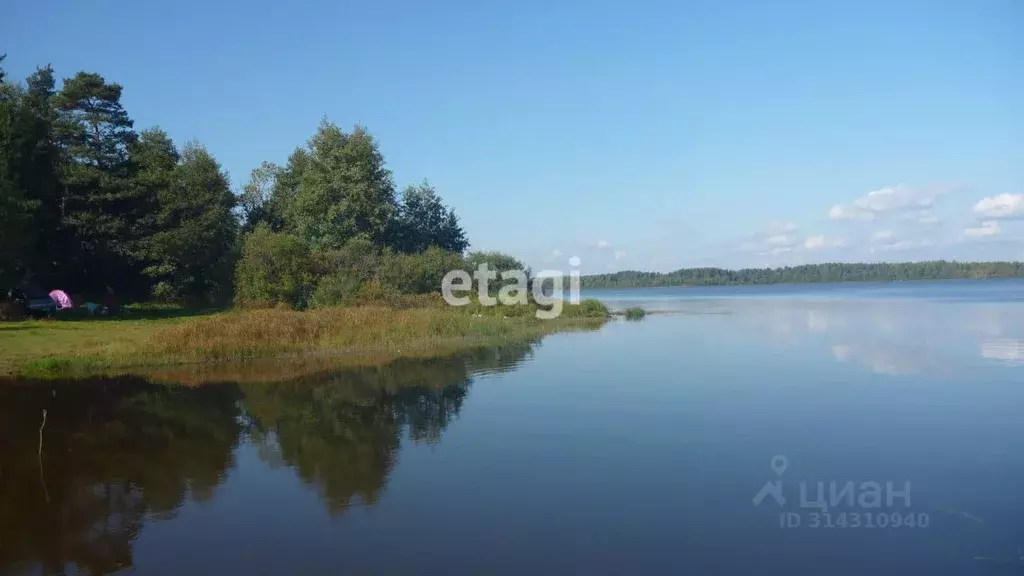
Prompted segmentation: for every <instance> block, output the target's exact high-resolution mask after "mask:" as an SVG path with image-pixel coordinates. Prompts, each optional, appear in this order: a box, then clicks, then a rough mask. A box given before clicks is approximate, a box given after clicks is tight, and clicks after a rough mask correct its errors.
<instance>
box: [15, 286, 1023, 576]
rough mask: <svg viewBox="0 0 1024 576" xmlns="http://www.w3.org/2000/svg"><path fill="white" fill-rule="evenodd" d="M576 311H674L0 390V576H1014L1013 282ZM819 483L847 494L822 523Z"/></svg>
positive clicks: (1017, 496)
mask: <svg viewBox="0 0 1024 576" xmlns="http://www.w3.org/2000/svg"><path fill="white" fill-rule="evenodd" d="M595 294H596V295H598V296H600V297H602V298H605V299H606V300H607V301H608V302H609V303H610V304H612V305H613V306H616V305H633V304H638V303H639V304H640V305H643V306H645V307H649V308H659V309H664V310H671V311H672V313H669V314H660V315H652V316H648V317H647V318H646V319H644V320H643V321H641V322H625V321H621V320H617V321H613V322H611V323H609V324H608V325H606V326H605V327H603V328H602V329H600V330H599V331H595V332H588V333H574V334H560V335H554V336H551V337H548V338H546V339H544V340H543V341H541V342H532V343H526V344H523V345H518V346H506V347H503V348H501V349H494V350H479V351H475V352H473V353H469V354H466V355H462V356H459V357H455V358H451V359H446V360H441V361H432V362H425V363H424V362H401V363H397V364H394V365H391V366H388V367H384V368H377V369H363V370H347V371H330V370H323V371H317V370H310V369H309V367H308V366H307V367H304V368H303V369H302V372H303V373H304V374H305V375H303V376H301V377H299V376H295V375H294V374H291V375H290V374H289V369H288V368H287V367H281V366H278V367H276V368H275V369H266V370H261V371H259V372H258V373H256V374H253V373H251V372H250V373H248V374H245V373H240V374H238V375H235V376H230V375H229V376H224V375H221V376H219V377H218V378H219V379H220V381H218V382H214V383H208V384H204V385H202V386H196V385H189V386H177V385H167V384H162V383H155V382H148V381H145V380H143V379H140V378H120V379H108V380H102V379H100V380H92V381H88V382H73V383H71V382H69V383H39V382H35V383H20V384H14V383H6V384H4V385H3V386H0V572H3V573H16V574H22V573H23V574H54V573H60V572H62V571H63V572H64V573H96V574H100V573H118V572H123V573H139V574H186V573H187V574H235V573H246V574H339V573H343V574H413V573H416V574H474V575H476V574H523V573H538V574H547V573H552V574H555V573H557V574H588V575H593V574H647V573H692V574H752V573H764V574H1021V573H1024V558H1022V557H1021V551H1022V550H1024V305H1022V304H1024V301H1022V300H1021V297H1022V295H1024V283H1022V282H1011V281H1006V282H995V281H993V282H959V283H947V282H936V283H924V284H914V283H905V284H886V285H881V284H879V285H858V286H817V287H778V286H775V287H760V288H758V287H753V288H750V287H743V288H739V289H729V288H723V289H655V290H637V291H632V292H623V291H615V292H612V291H609V292H603V293H598V292H595ZM655 303H656V304H657V305H654V304H655ZM275 370H276V371H275ZM298 371H299V369H296V373H298ZM195 379H196V378H195V375H194V374H191V375H184V374H183V375H182V376H181V378H180V380H182V381H185V382H189V383H194V381H195ZM44 409H45V410H46V411H47V420H46V424H45V426H43V427H42V433H41V434H40V426H41V424H42V423H43V420H42V413H43V410H44ZM40 437H41V438H42V441H41V442H40ZM773 459H774V460H773ZM770 481H774V482H779V484H777V485H776V484H768V483H769V482H770ZM830 482H834V483H835V484H836V486H837V487H838V488H840V489H841V488H842V487H843V486H845V485H846V484H847V483H853V485H854V489H855V491H854V492H853V493H851V494H852V495H853V496H854V501H853V505H852V506H851V505H849V502H848V501H847V500H846V499H845V497H839V498H837V500H836V502H834V503H833V504H834V505H833V506H831V507H830V508H829V509H828V510H827V513H828V516H826V515H825V512H826V511H824V510H821V509H820V508H813V507H808V506H806V504H811V503H815V502H817V501H818V499H817V486H818V485H819V483H822V486H823V487H824V494H823V496H824V501H825V502H826V503H829V500H830V498H829V493H828V492H829V483H830ZM870 482H878V483H879V484H880V485H881V487H882V493H881V507H878V508H874V507H867V506H863V505H861V504H871V503H872V499H871V498H870V496H871V495H872V494H871V493H870V492H871V486H872V485H871V484H864V483H870ZM887 482H888V483H892V485H893V486H894V488H895V489H896V490H897V491H899V492H903V491H905V490H906V493H905V494H904V495H900V494H898V493H897V494H896V495H895V498H894V499H893V502H892V504H893V505H892V506H887V501H886V495H885V485H886V483H887ZM801 484H803V485H804V488H805V490H804V492H805V494H804V496H805V497H803V498H802V497H801ZM766 486H767V487H768V488H771V490H769V491H768V493H767V495H766V496H765V497H764V498H763V499H762V500H760V501H759V502H760V504H759V505H755V503H754V499H755V496H757V495H758V494H759V493H760V492H762V491H763V490H765V487H766ZM775 496H779V498H778V499H776V497H775ZM906 504H909V505H906ZM815 514H817V516H815ZM894 514H895V517H898V518H899V524H900V526H899V527H894V526H893V524H894V523H896V520H895V518H894V516H893V515H894ZM854 515H857V516H856V519H857V520H856V522H857V524H859V525H858V526H854V525H853V524H854V518H855V516H854ZM882 516H885V518H886V519H885V520H884V522H885V524H886V526H885V527H884V528H883V527H881V524H882V521H881V520H880V517H882ZM911 517H912V518H913V520H912V523H913V524H914V526H907V525H906V523H907V522H908V520H907V518H911ZM780 518H781V522H782V525H780ZM840 519H842V524H843V525H840ZM797 522H799V526H795V525H794V526H786V525H785V524H786V523H789V524H795V523H797ZM980 558H987V559H980Z"/></svg>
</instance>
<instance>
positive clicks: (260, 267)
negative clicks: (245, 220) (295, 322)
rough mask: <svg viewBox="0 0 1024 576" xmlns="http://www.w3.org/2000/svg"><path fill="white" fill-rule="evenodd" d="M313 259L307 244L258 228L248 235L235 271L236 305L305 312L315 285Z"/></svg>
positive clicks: (287, 235)
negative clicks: (283, 307)
mask: <svg viewBox="0 0 1024 576" xmlns="http://www.w3.org/2000/svg"><path fill="white" fill-rule="evenodd" d="M312 270H313V259H312V257H311V255H310V252H309V249H308V248H307V247H306V245H305V243H303V242H302V240H300V239H299V238H298V237H296V236H293V235H291V234H286V233H281V232H272V231H271V230H270V228H269V227H267V226H266V225H259V226H257V227H256V229H255V230H253V231H252V232H250V233H248V234H246V235H245V238H244V240H243V242H242V254H241V257H240V258H239V261H238V266H237V268H236V270H235V304H237V305H239V306H244V307H263V306H273V305H275V304H278V303H283V304H287V305H289V306H292V307H295V308H304V307H305V306H306V305H307V303H308V300H309V296H310V293H311V292H312V287H313V284H314V276H313V273H312Z"/></svg>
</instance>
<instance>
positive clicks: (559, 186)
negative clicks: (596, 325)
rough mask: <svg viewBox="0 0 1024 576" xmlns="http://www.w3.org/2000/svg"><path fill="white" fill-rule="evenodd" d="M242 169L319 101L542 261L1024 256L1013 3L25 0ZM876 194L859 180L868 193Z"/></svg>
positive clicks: (47, 23) (1021, 118) (182, 131)
mask: <svg viewBox="0 0 1024 576" xmlns="http://www.w3.org/2000/svg"><path fill="white" fill-rule="evenodd" d="M5 13H6V17H5V19H4V20H3V21H2V22H0V38H3V40H4V42H3V43H2V45H0V51H5V52H7V53H8V58H7V61H6V68H7V70H8V72H9V73H10V74H11V75H12V76H15V77H24V76H25V75H27V74H28V73H30V72H31V71H32V70H33V69H34V67H35V66H36V65H39V64H46V63H52V64H53V66H54V68H55V69H56V71H57V74H58V76H62V77H63V76H70V75H72V74H73V73H74V72H76V71H78V70H83V69H84V70H89V71H95V72H99V73H100V74H102V75H104V76H105V77H106V78H107V79H108V80H112V81H116V82H119V83H121V84H123V85H124V87H125V91H124V97H123V103H124V105H125V107H126V108H127V110H128V112H129V114H130V115H131V116H132V117H133V118H134V119H135V121H136V127H137V128H145V127H148V126H153V125H159V126H160V127H162V128H164V129H165V130H167V131H168V132H169V133H170V134H171V136H172V137H174V139H175V140H176V141H178V142H179V143H182V142H185V141H187V140H190V139H197V140H199V141H201V142H203V143H204V144H206V145H207V146H208V147H209V148H210V150H211V151H212V152H213V153H214V154H215V155H216V156H217V158H218V159H219V160H220V161H221V163H222V164H223V165H224V167H225V168H226V169H227V170H228V171H229V172H230V174H231V177H232V180H233V182H234V184H235V185H236V186H241V185H242V184H243V183H244V182H245V181H246V180H247V178H248V173H249V171H250V170H251V169H252V168H254V167H255V166H256V165H257V164H258V163H259V162H260V161H262V160H271V161H275V162H284V161H285V159H286V158H287V156H288V154H289V153H290V152H291V150H292V149H293V148H294V147H295V146H297V145H299V144H301V143H303V142H305V140H306V139H307V138H308V137H309V136H310V135H312V133H313V131H314V130H315V128H316V126H317V123H318V122H319V120H320V119H321V118H322V117H324V116H326V117H327V118H329V119H331V120H333V121H334V122H336V123H338V124H340V125H342V126H352V125H353V124H355V123H362V124H364V125H365V126H367V128H368V129H369V130H370V131H371V132H372V133H373V134H374V135H375V136H376V137H377V138H378V139H379V140H380V142H381V146H382V150H383V152H384V154H385V156H386V158H387V161H388V164H389V166H390V168H391V169H392V170H393V172H394V175H395V180H396V183H397V184H399V185H400V186H404V185H405V184H410V183H415V182H418V181H419V180H421V179H423V178H427V179H428V180H430V182H431V183H432V184H434V185H435V186H436V188H437V189H438V191H439V192H440V193H441V195H442V196H443V197H444V198H445V200H446V202H448V203H449V204H451V205H453V206H454V207H455V208H456V210H457V211H458V213H459V214H460V216H461V218H462V220H463V223H464V225H465V228H466V230H467V231H468V233H469V236H470V239H471V241H472V243H473V248H474V249H498V250H503V251H507V252H511V253H513V254H515V255H517V256H519V257H521V258H522V259H524V260H526V261H527V262H528V263H530V264H532V265H533V266H534V268H535V269H541V268H554V269H565V268H566V267H567V266H568V264H567V260H568V258H569V256H572V255H576V256H579V257H580V258H581V259H582V261H583V266H582V267H583V270H584V272H603V271H608V270H614V269H645V270H648V269H650V270H661V271H668V270H672V269H676V268H679V267H683V266H709V265H714V266H726V267H739V266H749V265H758V266H761V265H784V264H796V263H804V262H816V261H834V260H845V261H864V260H870V261H877V260H908V259H911V260H913V259H922V258H936V257H947V258H961V259H965V258H971V259H1004V258H1006V259H1024V196H1022V194H1024V33H1022V31H1024V29H1022V26H1024V24H1022V23H1024V3H1022V2H1019V1H1017V0H962V1H961V0H958V1H952V0H949V1H944V0H907V1H899V0H888V1H885V0H860V1H857V2H821V1H803V0H792V1H781V0H778V1H775V0H773V1H765V0H749V1H739V0H694V1H689V0H688V1H684V2H680V1H655V2H641V3H626V2H614V3H613V2H607V1H605V0H590V1H586V2H584V1H581V0H563V1H559V2H550V1H539V0H520V1H518V2H468V1H455V0H438V1H436V2H411V1H392V0H381V1H376V2H358V3H356V2H348V1H341V2H338V1H327V0H312V1H307V2H296V3H284V2H269V1H266V0H250V1H247V2H227V1H225V2H199V1H197V0H181V1H177V2H161V3H157V2H129V1H125V0H117V1H115V0H106V1H103V2H74V1H71V0H52V1H49V2H18V3H15V4H14V5H12V6H10V7H8V8H6V9H5ZM872 193H873V194H872Z"/></svg>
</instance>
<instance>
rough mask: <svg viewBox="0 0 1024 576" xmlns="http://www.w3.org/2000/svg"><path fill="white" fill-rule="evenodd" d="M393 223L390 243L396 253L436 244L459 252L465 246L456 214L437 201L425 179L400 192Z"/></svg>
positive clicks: (424, 248) (461, 251)
mask: <svg viewBox="0 0 1024 576" xmlns="http://www.w3.org/2000/svg"><path fill="white" fill-rule="evenodd" d="M393 226H394V230H393V232H392V239H391V242H392V244H393V246H394V247H395V249H396V250H398V251H400V252H409V253H415V252H422V251H424V250H426V249H427V248H429V247H431V246H436V247H438V248H441V249H442V250H446V251H448V252H455V253H457V254H461V253H463V252H464V251H465V250H466V248H468V247H469V241H468V240H466V234H465V232H464V231H463V230H462V227H461V226H460V225H459V217H458V216H457V215H456V214H455V211H454V210H452V209H451V208H448V207H447V206H445V205H444V203H443V202H441V198H440V197H439V196H438V195H437V192H436V191H435V190H434V188H433V186H431V185H430V184H429V183H427V181H426V180H424V181H423V183H422V184H420V185H418V186H409V187H407V188H406V189H405V190H404V191H403V192H402V202H401V204H400V205H399V207H398V214H397V217H396V218H395V220H394V223H393Z"/></svg>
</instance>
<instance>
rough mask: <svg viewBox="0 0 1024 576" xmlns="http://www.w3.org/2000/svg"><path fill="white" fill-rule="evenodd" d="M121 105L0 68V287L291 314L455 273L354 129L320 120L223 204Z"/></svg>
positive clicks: (199, 173) (416, 201) (408, 198)
mask: <svg viewBox="0 0 1024 576" xmlns="http://www.w3.org/2000/svg"><path fill="white" fill-rule="evenodd" d="M0 63H2V58H0ZM121 95H122V87H121V85H120V84H117V83H114V82H110V81H108V80H107V79H105V78H104V77H103V76H101V75H99V74H96V73H91V72H79V73H78V74H75V75H74V76H73V77H71V78H66V79H65V80H64V81H63V84H62V86H60V88H59V89H58V88H57V86H56V82H55V80H54V72H53V69H52V68H50V67H49V66H47V67H44V68H39V69H37V70H36V71H35V72H34V73H33V74H32V75H31V76H29V77H28V78H27V79H26V81H25V84H24V85H15V84H12V83H10V82H8V81H7V78H6V77H5V76H4V75H3V73H2V70H0V284H5V285H6V284H18V283H21V282H22V281H24V280H32V281H34V282H35V283H37V284H39V285H41V286H44V287H46V288H47V289H50V288H62V289H65V290H66V291H68V292H69V293H71V294H75V295H79V294H102V293H104V292H105V291H106V287H108V286H110V287H113V288H114V291H115V293H116V294H117V297H118V299H119V300H121V301H125V302H127V301H131V300H139V299H146V300H148V299H154V300H157V301H163V302H178V303H187V304H189V305H193V306H195V305H207V304H216V303H222V302H225V301H227V300H228V298H229V297H230V295H231V292H232V289H234V292H235V293H236V295H237V296H238V301H239V302H240V303H243V304H245V305H259V304H275V303H284V304H288V305H290V306H296V307H300V308H301V307H305V306H307V305H310V304H312V305H318V306H324V305H329V304H337V303H348V302H358V301H361V300H365V299H367V298H375V297H380V298H387V299H391V300H396V301H397V300H398V299H399V298H397V297H398V296H400V295H401V294H425V293H430V292H436V291H438V290H439V288H440V283H441V278H442V277H443V276H444V274H445V273H447V272H448V271H449V270H451V269H453V268H460V267H463V265H464V264H463V262H462V260H461V257H460V256H461V254H462V253H463V252H464V251H465V250H466V248H467V247H468V241H467V240H466V237H465V232H464V231H463V229H462V228H461V226H460V225H459V221H458V217H457V216H456V214H455V212H454V211H453V210H452V209H451V208H449V207H447V206H446V205H445V204H444V203H443V202H442V200H441V198H440V197H439V196H438V194H437V192H436V191H435V190H434V188H433V187H431V186H430V185H429V184H428V183H427V182H426V181H423V183H422V184H420V185H418V186H410V187H408V188H406V190H405V191H404V192H403V195H402V200H401V202H398V201H397V200H396V198H395V186H394V183H393V181H392V176H391V172H390V171H389V170H388V169H387V167H386V166H385V162H384V156H383V154H382V153H381V152H380V148H379V146H378V143H377V141H376V140H375V139H374V138H373V136H371V135H370V133H369V132H368V131H367V130H366V129H365V128H363V127H361V126H356V127H355V128H354V129H353V130H352V131H351V132H345V131H343V130H341V129H340V128H338V127H337V126H336V125H334V124H332V123H330V122H328V121H326V120H325V121H323V122H321V124H320V126H319V127H318V129H317V131H316V133H315V134H314V135H313V136H312V138H310V139H309V141H308V142H307V143H306V144H305V145H304V146H302V147H299V148H297V149H296V150H295V151H294V152H293V153H292V154H291V156H290V157H289V158H288V161H287V162H286V163H285V164H284V165H283V166H278V165H276V164H274V163H272V162H263V163H261V164H260V165H259V166H258V167H257V168H256V169H255V170H253V171H252V173H251V176H250V179H249V181H248V182H247V183H246V184H245V185H244V186H243V188H242V190H241V191H240V194H239V197H237V198H236V197H235V196H234V194H233V193H232V192H231V187H230V182H229V180H228V177H227V175H226V174H225V173H224V171H223V170H221V167H220V165H219V164H218V163H217V161H216V159H214V157H213V155H212V154H210V153H209V152H208V151H207V150H206V149H205V148H203V147H202V146H201V145H199V144H196V143H190V144H188V145H186V146H185V147H184V148H183V149H180V150H179V148H178V147H177V146H175V143H174V142H173V141H172V139H171V138H170V136H169V135H168V134H167V133H166V132H164V131H162V130H160V129H158V128H152V129H148V130H143V131H142V132H141V133H136V131H135V130H134V123H133V121H132V119H131V118H130V116H129V115H128V112H127V111H126V110H125V109H124V107H123V106H122V104H121ZM243 232H244V233H245V234H246V249H247V250H248V257H247V259H246V260H245V262H243V264H242V265H241V266H239V267H238V268H237V269H236V268H235V264H236V262H237V260H238V257H239V252H240V251H241V250H242V245H241V244H242V243H241V236H242V233H243ZM293 257H295V258H298V260H295V261H292V260H290V259H291V258H293ZM506 260H508V258H506ZM511 260H512V261H514V259H511ZM499 266H500V264H499Z"/></svg>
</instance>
